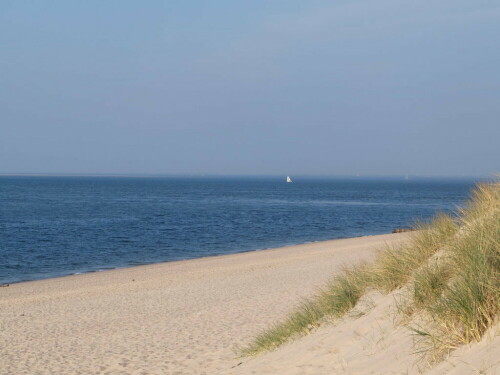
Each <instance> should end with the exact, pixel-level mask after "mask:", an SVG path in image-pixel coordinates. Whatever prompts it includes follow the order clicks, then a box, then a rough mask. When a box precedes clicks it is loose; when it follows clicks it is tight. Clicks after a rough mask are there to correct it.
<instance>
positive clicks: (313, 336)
mask: <svg viewBox="0 0 500 375" xmlns="http://www.w3.org/2000/svg"><path fill="white" fill-rule="evenodd" d="M394 297H395V295H389V296H382V295H380V294H378V293H372V294H371V295H369V296H367V297H365V298H364V299H363V301H362V302H361V303H360V306H358V307H357V308H356V309H355V311H352V312H351V313H350V314H349V316H348V317H345V318H344V319H342V320H341V321H338V322H335V323H333V324H332V325H329V326H325V327H320V328H319V329H317V330H316V331H313V332H311V333H310V334H309V335H308V336H306V337H303V338H300V339H298V340H296V341H294V342H292V343H290V344H287V345H284V346H283V347H281V348H279V349H278V350H275V351H273V352H270V353H266V354H264V355H260V356H258V357H256V358H249V359H247V358H244V359H242V360H241V361H240V363H239V364H238V366H236V367H234V368H233V369H230V370H229V371H227V372H224V373H223V374H226V375H249V374H261V375H271V374H287V375H305V374H311V375H365V374H384V375H390V374H398V375H403V374H404V375H410V374H426V375H445V374H447V375H473V374H476V375H497V374H498V375H500V326H496V327H494V328H493V329H491V331H490V332H489V333H488V335H486V337H485V338H484V339H483V341H482V342H481V343H479V344H474V345H471V346H469V347H463V348H460V349H458V350H457V351H455V352H454V353H453V354H452V355H451V356H450V357H449V358H447V359H446V360H445V361H443V362H441V363H439V364H438V365H436V366H434V367H432V368H429V366H428V364H427V362H425V361H422V360H420V358H419V356H417V355H415V346H414V344H413V339H414V338H413V336H412V335H411V332H410V331H409V330H408V329H407V328H405V327H403V326H401V325H400V324H398V319H397V318H396V317H397V315H396V308H395V304H394Z"/></svg>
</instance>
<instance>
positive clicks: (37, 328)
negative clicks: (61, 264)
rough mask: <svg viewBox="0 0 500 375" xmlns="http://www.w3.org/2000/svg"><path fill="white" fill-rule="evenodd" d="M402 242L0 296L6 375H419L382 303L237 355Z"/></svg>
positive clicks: (365, 242) (230, 261)
mask: <svg viewBox="0 0 500 375" xmlns="http://www.w3.org/2000/svg"><path fill="white" fill-rule="evenodd" d="M404 238H405V234H392V235H380V236H370V237H362V238H355V239H343V240H334V241H325V242H318V243H312V244H306V245H299V246H290V247H284V248H280V249H275V250H266V251H258V252H250V253H244V254H234V255H227V256H220V257H211V258H203V259H197V260H189V261H181V262H172V263H163V264H156V265H149V266H140V267H133V268H127V269H120V270H113V271H106V272H100V273H92V274H86V275H75V276H69V277H63V278H57V279H49V280H42V281H36V282H27V283H20V284H14V285H11V286H9V287H8V288H1V289H0V374H2V375H3V374H5V375H7V374H9V375H11V374H200V375H201V374H309V373H310V374H323V373H324V374H327V373H328V374H335V373H342V374H355V373H360V374H364V373H391V372H378V371H380V367H373V364H372V363H371V362H370V358H371V359H372V360H373V359H374V358H375V359H376V360H377V361H387V363H388V365H387V366H389V365H390V366H391V367H390V368H391V371H393V372H392V373H405V372H397V371H403V370H405V371H406V368H407V367H408V366H410V365H411V363H410V361H409V359H408V358H409V357H408V356H407V353H406V349H407V348H409V343H408V340H410V339H409V338H408V337H409V336H408V335H407V334H406V333H405V335H404V337H403V335H401V338H399V336H398V335H399V334H400V333H398V329H395V328H394V327H393V326H391V324H392V321H391V320H387V319H388V318H387V316H388V314H387V313H386V309H390V308H391V307H390V303H389V301H390V296H389V297H388V296H385V297H381V296H378V297H376V298H375V299H377V298H378V299H377V301H378V302H379V303H378V304H377V307H375V308H374V309H372V310H371V311H370V312H368V313H367V314H366V315H365V316H363V317H362V318H361V319H357V320H356V321H355V322H354V321H353V322H350V323H349V322H348V321H347V320H346V322H344V323H343V324H337V325H335V326H332V327H325V328H321V329H319V330H318V331H317V332H315V333H314V334H312V335H310V336H308V337H305V338H303V339H301V340H298V341H296V342H294V343H291V344H290V345H286V346H284V347H283V348H281V349H279V350H277V351H275V352H272V353H268V354H265V355H262V356H260V357H258V358H244V359H241V358H237V355H236V353H238V348H239V347H241V346H243V345H245V344H247V343H248V342H249V341H250V339H251V338H252V337H253V336H254V335H255V334H256V333H257V332H259V331H261V330H262V329H264V328H265V327H267V326H269V325H270V324H272V323H273V322H275V321H276V320H278V319H280V318H281V317H283V316H285V314H286V313H287V312H288V311H289V310H290V309H291V308H292V307H293V306H294V305H296V304H297V303H299V302H300V300H301V298H303V297H306V296H308V295H310V294H311V293H313V292H314V290H315V288H317V287H319V286H321V285H323V283H324V282H325V281H326V280H327V279H328V278H329V277H330V276H331V275H332V274H334V273H335V272H336V271H337V270H338V269H339V267H340V266H341V265H342V264H345V263H349V262H354V261H357V260H359V259H366V258H369V257H371V256H372V255H373V254H374V250H375V249H376V248H378V247H381V246H382V245H383V244H384V243H386V242H393V241H401V240H404ZM379 316H382V317H383V318H385V320H384V319H382V320H380V319H379ZM347 319H349V318H347ZM353 327H355V328H353ZM379 329H380V330H385V331H387V332H390V335H389V336H387V337H388V338H387V342H386V343H384V342H376V341H374V340H376V338H375V337H373V338H370V337H371V336H374V335H376V332H377V330H379ZM370 340H372V341H370ZM344 341H345V342H344ZM478 347H479V346H478ZM490 347H491V345H488V346H487V348H490ZM493 347H494V348H496V350H497V353H496V357H499V354H500V353H498V345H494V346H493ZM478 350H479V349H478ZM487 351H488V353H487V354H484V355H482V357H484V358H486V357H488V356H490V355H491V353H490V352H491V350H490V349H488V350H487ZM388 352H391V354H388ZM370 353H371V354H370ZM358 357H359V358H358ZM341 358H343V359H341ZM241 362H243V363H241ZM370 366H371V367H373V369H374V370H373V371H368V372H366V371H367V369H370V368H371V367H370ZM377 369H378V370H377ZM335 371H337V372H335ZM342 371H344V372H342ZM349 371H351V372H349ZM394 371H396V372H394ZM409 373H412V372H409ZM438 373H439V372H438ZM442 373H446V372H442ZM491 373H492V374H493V373H494V372H491Z"/></svg>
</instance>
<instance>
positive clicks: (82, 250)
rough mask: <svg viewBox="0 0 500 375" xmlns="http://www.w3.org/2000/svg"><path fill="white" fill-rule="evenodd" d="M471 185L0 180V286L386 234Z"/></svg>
mask: <svg viewBox="0 0 500 375" xmlns="http://www.w3.org/2000/svg"><path fill="white" fill-rule="evenodd" d="M472 185H473V181H472V180H429V179H427V180H424V179H421V180H408V181H407V180H403V179H401V180H395V179H393V180H391V179H378V180H374V179H372V180H370V179H366V180H361V179H338V178H337V179H312V178H307V179H306V178H304V179H300V178H296V179H295V182H294V183H292V184H287V183H285V182H284V180H283V178H249V177H248V178H110V177H100V178H99V177H0V283H10V282H17V281H22V280H33V279H40V278H47V277H54V276H62V275H67V274H71V273H78V272H88V271H96V270H103V269H109V268H116V267H125V266H132V265H138V264H145V263H154V262H163V261H172V260H179V259H189V258H196V257H203V256H208V255H217V254H227V253H234V252H242V251H248V250H256V249H264V248H270V247H276V246H282V245H289V244H298V243H305V242H309V241H318V240H326V239H333V238H342V237H354V236H362V235H371V234H379V233H387V232H390V231H391V230H392V229H394V228H400V227H404V226H405V225H407V224H409V223H411V222H412V221H413V220H414V219H415V218H420V219H425V218H429V217H431V216H432V215H433V214H434V213H435V212H436V211H437V210H445V211H446V210H451V209H453V208H454V207H455V206H456V205H458V204H460V203H461V202H462V201H463V200H464V199H465V198H466V196H467V194H468V192H469V189H470V188H471V186H472Z"/></svg>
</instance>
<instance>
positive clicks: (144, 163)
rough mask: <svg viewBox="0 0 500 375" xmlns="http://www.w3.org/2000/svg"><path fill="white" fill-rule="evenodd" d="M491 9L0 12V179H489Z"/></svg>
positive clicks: (494, 144)
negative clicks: (3, 176)
mask: <svg viewBox="0 0 500 375" xmlns="http://www.w3.org/2000/svg"><path fill="white" fill-rule="evenodd" d="M499 35H500V3H499V2H497V1H483V0H470V1H463V0H453V1H451V0H443V1H433V2H422V1H405V0H379V1H371V0H352V1H335V2H332V1H316V0H311V1H294V0H288V1H269V0H268V1H260V0H255V1H245V2H243V1H241V2H235V1H215V2H214V1H190V2H188V1H145V2H138V1H124V0H121V1H105V2H104V1H68V0H66V1H50V2H44V1H9V0H7V1H6V0H3V1H1V2H0V45H1V46H2V48H1V51H0V173H146V174H148V173H158V174H169V173H174V174H184V173H185V174H197V173H206V174H280V175H283V174H312V175H314V174H332V175H335V174H337V175H346V174H361V175H405V174H411V175H488V174H491V173H494V172H498V171H500V162H499V161H500V147H498V144H499V143H500V142H499V139H500V121H499V120H500V71H499V68H498V67H499V66H500V39H499V38H498V36H499Z"/></svg>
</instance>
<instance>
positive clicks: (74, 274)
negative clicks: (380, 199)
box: [0, 232, 393, 287]
mask: <svg viewBox="0 0 500 375" xmlns="http://www.w3.org/2000/svg"><path fill="white" fill-rule="evenodd" d="M388 234H393V233H389V232H388V233H377V234H368V235H362V236H355V237H338V238H332V239H327V240H317V241H308V242H301V243H295V244H290V245H283V246H278V247H268V248H263V249H251V250H242V251H238V250H237V251H235V252H229V253H220V254H213V255H207V256H202V257H193V258H186V259H177V260H166V261H161V262H151V263H143V264H135V265H125V266H118V267H110V268H103V269H96V270H89V271H81V272H72V273H65V274H61V275H57V276H48V277H43V278H35V279H26V280H19V281H10V282H9V281H7V282H4V283H0V287H2V286H3V287H5V286H7V285H8V286H10V285H17V284H23V283H32V282H37V281H44V280H52V279H60V278H65V277H71V276H79V275H87V274H93V273H102V272H108V271H114V270H122V269H127V268H136V267H144V266H153V265H157V264H169V263H176V262H188V261H193V260H197V259H205V258H215V257H225V256H229V255H238V254H246V253H253V252H263V251H272V250H279V249H284V248H290V247H294V246H304V245H309V244H315V243H323V242H325V243H326V242H331V241H337V240H346V239H355V238H367V237H374V236H383V235H388Z"/></svg>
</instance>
